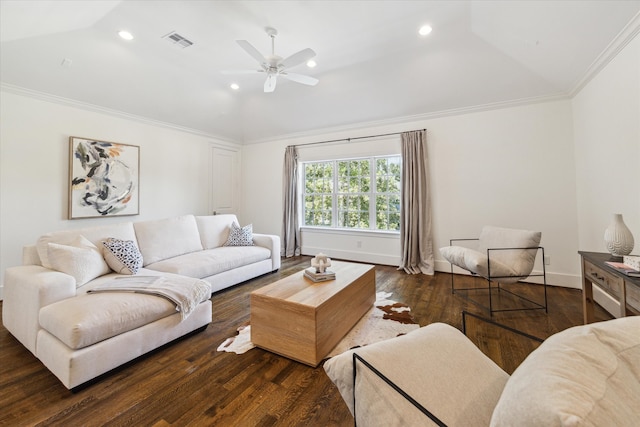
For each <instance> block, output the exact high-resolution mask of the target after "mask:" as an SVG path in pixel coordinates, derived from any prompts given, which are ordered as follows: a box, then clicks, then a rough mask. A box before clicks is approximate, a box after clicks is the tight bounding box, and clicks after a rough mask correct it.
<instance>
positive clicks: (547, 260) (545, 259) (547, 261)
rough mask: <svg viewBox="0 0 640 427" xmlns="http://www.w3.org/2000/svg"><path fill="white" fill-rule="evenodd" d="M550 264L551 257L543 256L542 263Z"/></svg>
mask: <svg viewBox="0 0 640 427" xmlns="http://www.w3.org/2000/svg"><path fill="white" fill-rule="evenodd" d="M550 264H551V257H550V256H545V257H544V265H550Z"/></svg>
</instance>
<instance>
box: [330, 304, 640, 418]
mask: <svg viewBox="0 0 640 427" xmlns="http://www.w3.org/2000/svg"><path fill="white" fill-rule="evenodd" d="M639 330H640V316H628V317H623V318H620V319H615V320H609V321H606V322H597V323H592V324H589V325H583V326H575V327H573V328H569V329H566V330H564V331H561V332H559V333H557V334H555V335H553V336H551V337H549V338H548V339H547V340H545V341H544V342H543V343H542V344H541V345H540V346H539V347H538V348H537V349H536V350H534V351H533V352H532V353H530V354H529V356H528V357H527V358H526V359H525V360H524V361H523V362H522V363H521V364H520V366H518V368H517V369H516V370H515V371H514V372H513V374H512V375H511V376H509V375H508V374H507V373H506V372H504V371H503V370H502V369H501V368H500V367H499V366H498V365H497V364H495V363H494V362H493V361H492V360H491V359H489V358H488V357H487V356H485V355H484V354H483V353H482V352H481V351H480V350H479V349H478V348H477V347H476V346H475V345H474V344H473V343H472V342H471V340H469V339H468V338H467V337H465V336H464V335H463V334H462V332H460V331H459V330H458V329H456V328H454V327H453V326H450V325H446V324H443V323H432V324H430V325H427V326H424V327H422V328H420V329H416V330H414V331H411V332H409V333H408V334H406V335H402V336H399V337H397V338H392V339H389V340H386V341H381V342H377V343H375V344H370V345H367V346H364V347H359V348H356V349H353V350H349V351H347V352H344V353H342V354H340V355H338V356H335V357H332V358H331V359H329V360H327V361H326V362H325V363H324V370H325V372H326V373H327V375H328V377H329V378H330V379H331V381H332V382H333V383H334V384H335V385H336V387H337V389H338V391H339V392H340V394H341V396H342V398H343V399H344V401H345V403H346V404H347V407H348V408H349V411H350V412H351V414H352V415H353V416H354V419H355V424H356V425H357V426H367V427H376V426H385V427H386V426H434V425H437V426H443V425H444V426H449V427H457V426H461V427H467V426H478V427H481V426H491V427H513V426H518V427H539V426H545V427H547V426H549V427H551V426H553V427H556V426H557V427H560V426H620V427H622V426H624V427H626V426H629V427H631V426H634V427H635V426H637V425H638V420H639V419H640V404H638V396H640V369H638V366H640V334H638V331H639Z"/></svg>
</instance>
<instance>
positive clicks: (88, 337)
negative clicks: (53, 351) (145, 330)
mask: <svg viewBox="0 0 640 427" xmlns="http://www.w3.org/2000/svg"><path fill="white" fill-rule="evenodd" d="M175 313H176V307H175V304H173V303H171V302H169V301H168V300H166V299H164V298H160V297H157V296H153V295H145V294H139V293H127V292H122V293H115V292H113V293H96V294H84V295H79V296H76V297H74V298H67V299H64V300H62V301H58V302H56V303H53V304H50V305H47V306H45V307H43V308H42V309H41V310H40V315H39V321H40V326H41V327H42V328H43V329H45V330H47V331H48V332H49V333H51V334H52V335H54V336H55V337H56V338H58V339H59V340H60V341H62V342H63V343H64V344H66V345H67V346H68V347H69V348H71V349H79V348H83V347H87V346H90V345H92V344H95V343H97V342H99V341H102V340H105V339H107V338H111V337H113V336H116V335H119V334H122V333H124V332H127V331H130V330H132V329H135V328H138V327H140V326H143V325H146V324H148V323H151V322H153V321H156V320H158V319H161V318H163V317H166V316H170V315H172V314H175Z"/></svg>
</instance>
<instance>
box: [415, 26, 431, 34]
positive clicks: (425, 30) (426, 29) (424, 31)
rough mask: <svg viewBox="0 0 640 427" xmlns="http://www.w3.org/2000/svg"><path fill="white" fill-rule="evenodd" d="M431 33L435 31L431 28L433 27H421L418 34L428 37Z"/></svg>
mask: <svg viewBox="0 0 640 427" xmlns="http://www.w3.org/2000/svg"><path fill="white" fill-rule="evenodd" d="M431 31H433V28H431V26H429V25H423V26H422V27H420V29H419V30H418V33H419V34H420V35H421V36H426V35H427V34H429V33H430V32H431Z"/></svg>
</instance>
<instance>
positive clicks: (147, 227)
mask: <svg viewBox="0 0 640 427" xmlns="http://www.w3.org/2000/svg"><path fill="white" fill-rule="evenodd" d="M133 226H134V228H135V230H136V236H137V239H138V247H139V248H140V252H141V253H142V257H143V259H144V265H145V266H146V265H149V264H153V263H155V262H158V261H162V260H164V259H168V258H172V257H175V256H178V255H183V254H186V253H189V252H195V251H201V250H202V249H203V248H202V243H201V242H200V234H199V232H198V226H197V224H196V219H195V217H194V216H193V215H184V216H179V217H175V218H167V219H160V220H155V221H142V222H136V223H135V224H134V225H133Z"/></svg>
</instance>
